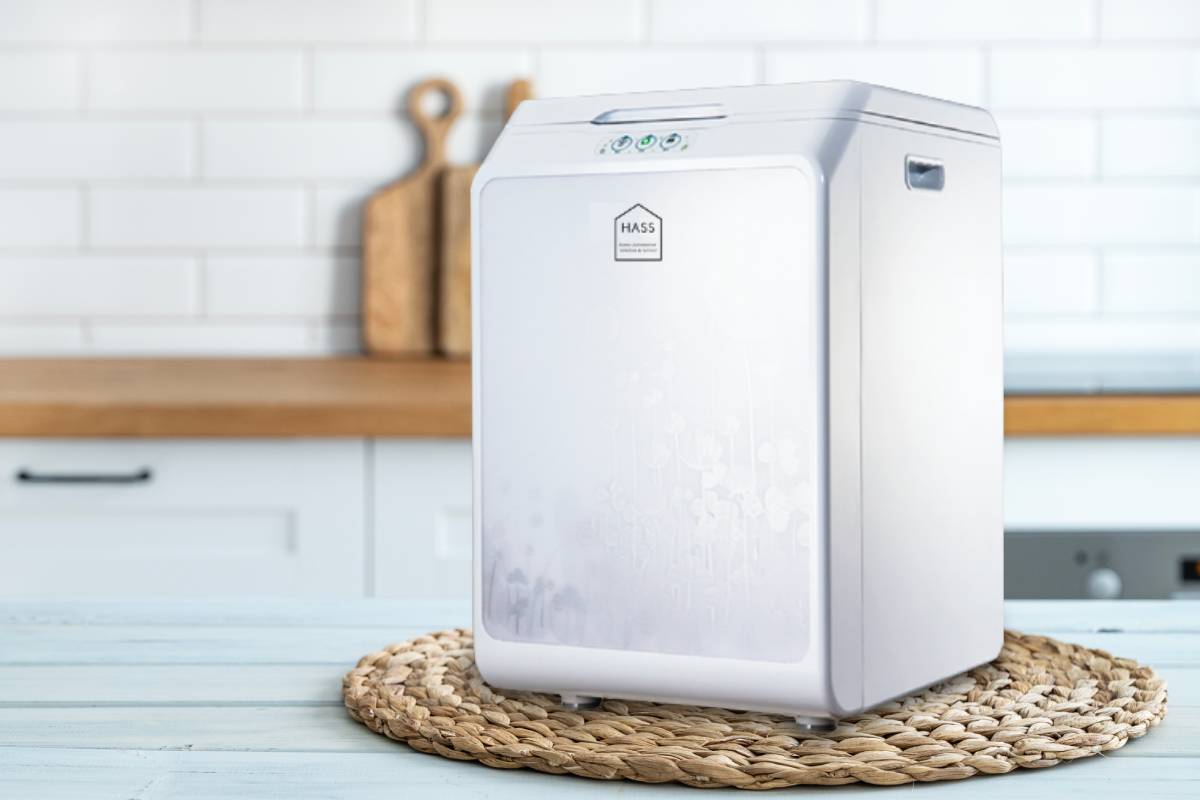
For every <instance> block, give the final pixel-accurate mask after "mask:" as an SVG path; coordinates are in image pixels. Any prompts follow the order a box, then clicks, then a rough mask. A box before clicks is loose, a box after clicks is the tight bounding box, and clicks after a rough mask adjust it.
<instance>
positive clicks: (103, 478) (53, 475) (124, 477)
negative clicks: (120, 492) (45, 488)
mask: <svg viewBox="0 0 1200 800" xmlns="http://www.w3.org/2000/svg"><path fill="white" fill-rule="evenodd" d="M153 478H154V473H153V472H151V470H150V468H149V467H142V468H141V469H139V470H137V471H135V472H34V471H33V470H30V469H24V468H22V469H19V470H17V483H57V484H97V483H104V484H121V485H128V484H133V483H149V482H150V481H151V479H153Z"/></svg>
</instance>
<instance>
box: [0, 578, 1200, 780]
mask: <svg viewBox="0 0 1200 800" xmlns="http://www.w3.org/2000/svg"><path fill="white" fill-rule="evenodd" d="M1007 613H1008V625H1009V627H1012V628H1017V629H1019V630H1025V631H1031V632H1038V633H1047V634H1052V635H1054V636H1057V637H1059V638H1062V639H1067V640H1070V641H1075V642H1080V643H1083V644H1086V645H1090V646H1096V647H1103V648H1105V649H1107V650H1110V651H1112V652H1113V653H1115V654H1118V655H1122V656H1130V657H1133V658H1137V659H1139V660H1141V661H1144V662H1146V663H1149V664H1152V665H1154V666H1155V667H1157V668H1158V669H1159V671H1160V672H1161V674H1162V675H1163V676H1164V677H1165V678H1166V679H1167V681H1168V683H1169V687H1170V710H1169V712H1168V714H1167V719H1166V721H1165V722H1164V723H1163V724H1162V725H1161V726H1160V727H1159V728H1157V729H1155V730H1154V731H1152V732H1151V733H1150V735H1149V736H1147V737H1145V738H1143V739H1140V740H1138V741H1135V742H1132V743H1130V744H1129V745H1127V746H1126V747H1125V748H1123V749H1121V750H1119V751H1116V752H1115V753H1113V754H1111V755H1109V756H1107V757H1096V758H1090V759H1086V760H1082V761H1079V762H1077V763H1074V764H1067V765H1063V766H1058V767H1054V768H1052V769H1047V770H1029V771H1024V770H1023V771H1019V772H1017V773H1013V774H1010V775H1005V776H999V777H990V778H972V779H970V780H967V781H963V782H959V783H937V784H918V785H916V786H915V787H912V788H897V789H885V788H880V787H863V786H851V787H842V788H837V789H832V790H830V789H796V790H784V791H783V792H782V793H784V794H787V793H791V794H799V793H801V792H805V793H808V794H814V795H815V794H822V795H826V796H828V797H832V798H838V800H844V799H845V798H851V797H854V798H858V797H872V798H875V800H881V798H884V797H885V796H886V797H892V798H895V797H900V796H903V797H910V796H912V795H911V794H909V793H910V792H916V793H917V794H918V795H919V796H922V797H930V798H958V797H963V798H966V797H970V798H993V797H994V798H1021V800H1030V798H1042V797H1046V798H1072V797H1079V798H1089V800H1094V799H1095V798H1100V797H1108V796H1111V797H1123V798H1134V799H1135V800H1148V799H1149V798H1157V797H1170V798H1182V797H1188V798H1200V601H1187V602H1182V601H1181V602H1176V603H1165V602H1141V601H1125V602H1101V601H1095V602H1074V601H1057V602H1032V601H1023V602H1011V603H1009V605H1008V612H1007ZM469 616H470V615H469V613H468V609H467V607H466V606H465V605H464V604H447V603H413V602H407V603H406V602H396V601H383V600H362V601H330V602H319V603H318V602H311V601H305V602H301V601H289V600H251V599H247V600H222V601H191V602H178V601H159V600H146V601H129V602H114V601H97V602H62V601H45V600H17V601H13V600H5V601H0V798H4V800H10V799H11V800H24V798H37V799H38V800H53V799H54V798H122V799H124V798H139V800H142V799H145V800H148V799H149V798H164V797H187V798H238V797H271V798H274V797H279V798H327V797H352V798H360V799H361V800H369V799H370V798H381V799H383V798H386V800H398V799H399V798H414V797H455V798H476V797H480V798H482V797H497V798H517V797H521V798H529V797H556V798H557V797H565V798H573V797H662V796H667V795H671V796H684V795H688V796H693V797H695V796H698V795H697V792H698V791H700V790H696V789H687V788H685V787H678V786H645V785H638V784H632V783H603V782H595V781H588V780H584V779H580V778H572V777H560V776H551V775H541V774H537V773H532V772H526V771H519V772H518V771H501V770H493V769H488V768H486V767H482V766H479V765H477V764H471V763H458V762H451V761H446V760H443V759H440V758H437V757H434V756H427V755H422V754H419V753H416V752H413V751H411V750H408V749H407V748H405V747H404V746H402V745H399V744H396V743H395V742H392V741H389V740H387V739H384V738H383V737H380V736H377V735H375V734H373V733H371V732H370V731H368V730H367V729H366V728H364V727H362V726H361V725H359V724H357V723H355V722H353V721H351V720H350V719H349V718H348V717H347V716H346V713H345V711H344V710H343V708H342V704H341V699H340V683H341V677H342V674H343V673H344V672H345V671H346V670H347V669H349V668H350V667H351V666H353V664H354V662H355V661H356V660H357V658H358V657H359V656H360V655H362V654H364V653H367V652H370V651H373V650H376V649H378V648H379V647H380V646H382V645H384V644H387V643H389V642H392V641H397V640H402V639H405V638H408V637H410V636H413V635H416V634H418V633H423V632H425V631H429V630H435V629H439V628H446V627H453V626H456V625H462V624H466V623H467V622H468V620H469ZM733 793H734V790H725V792H724V793H723V795H722V796H733ZM738 796H749V795H738Z"/></svg>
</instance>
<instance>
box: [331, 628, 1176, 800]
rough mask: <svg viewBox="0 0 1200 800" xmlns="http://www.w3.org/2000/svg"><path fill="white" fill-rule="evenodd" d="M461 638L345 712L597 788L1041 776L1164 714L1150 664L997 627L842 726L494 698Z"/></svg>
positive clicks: (363, 678) (439, 748) (379, 728)
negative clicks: (628, 783)
mask: <svg viewBox="0 0 1200 800" xmlns="http://www.w3.org/2000/svg"><path fill="white" fill-rule="evenodd" d="M472 648H473V641H472V638H471V633H470V631H467V630H448V631H441V632H439V633H432V634H429V635H428V636H421V637H419V638H417V639H413V640H411V641H408V642H402V643H400V644H394V645H391V646H389V647H387V648H386V649H384V650H381V651H379V652H378V653H372V654H371V655H369V656H365V657H363V658H362V660H360V661H359V662H358V666H357V667H356V668H355V669H354V670H352V671H351V672H350V673H348V674H347V675H346V677H345V679H344V680H343V682H342V693H343V695H344V697H345V700H346V707H347V708H348V709H349V710H350V716H352V717H354V719H356V720H359V721H360V722H362V723H364V724H365V725H366V726H367V727H369V728H370V729H371V730H373V731H375V732H376V733H382V734H384V735H385V736H388V737H390V738H392V739H396V740H398V741H401V742H404V743H406V744H408V745H409V746H410V747H412V748H414V749H416V750H420V751H421V752H424V753H436V754H438V755H441V756H445V757H446V758H453V759H458V760H460V761H472V760H473V761H480V762H482V763H484V764H486V765H488V766H489V767H500V768H505V769H516V768H521V767H525V768H529V769H535V770H539V771H541V772H551V773H560V774H561V773H570V774H572V775H581V776H584V777H588V778H600V779H604V780H618V779H627V780H634V781H646V782H653V783H660V782H669V781H675V782H678V783H685V784H688V785H691V786H714V785H715V786H736V787H738V788H742V789H771V788H776V787H782V786H795V785H797V784H823V785H835V784H844V783H854V782H855V781H863V782H865V783H874V784H882V785H892V784H899V783H910V782H913V781H941V780H957V779H960V778H969V777H972V776H974V775H981V774H1001V773H1005V772H1011V771H1012V770H1014V769H1016V768H1017V767H1051V766H1054V765H1055V764H1058V763H1061V762H1063V761H1070V760H1074V759H1077V758H1084V757H1087V756H1092V755H1096V754H1097V753H1102V752H1104V751H1106V750H1114V749H1116V748H1118V747H1121V746H1122V745H1124V744H1125V743H1126V742H1127V741H1129V740H1130V739H1136V738H1138V737H1139V736H1143V735H1145V734H1146V732H1147V731H1149V729H1150V728H1152V727H1154V726H1155V725H1157V724H1158V723H1159V722H1160V721H1161V720H1162V718H1163V716H1164V715H1165V714H1166V712H1167V688H1166V684H1165V683H1164V682H1163V681H1162V680H1161V679H1159V678H1158V677H1157V676H1156V675H1155V674H1154V670H1152V669H1151V668H1150V667H1147V666H1142V665H1141V664H1138V663H1137V662H1135V661H1130V660H1129V659H1124V658H1117V657H1114V656H1111V655H1109V654H1108V653H1106V652H1104V651H1103V650H1090V649H1088V648H1085V647H1081V646H1079V645H1074V644H1067V643H1065V642H1060V641H1057V640H1055V639H1050V638H1048V637H1045V636H1027V635H1023V634H1019V633H1014V632H1011V631H1010V632H1008V633H1006V635H1005V640H1004V649H1003V651H1002V652H1001V653H1000V655H999V657H998V658H996V660H995V661H993V662H991V663H990V664H987V665H985V666H982V667H979V668H978V669H974V670H971V671H970V672H967V673H964V674H962V675H959V676H957V677H955V678H952V679H950V680H948V681H946V682H945V683H942V684H940V685H938V686H935V687H932V688H930V689H927V690H925V691H923V692H920V693H917V694H914V695H912V696H910V697H906V698H904V699H902V700H897V701H894V702H891V703H887V704H885V705H882V706H879V707H877V708H874V709H872V710H871V711H870V712H869V713H865V714H860V715H858V716H855V717H849V718H846V719H844V720H841V721H840V722H839V724H838V726H837V728H836V729H835V730H834V731H833V732H831V733H809V732H805V731H802V730H801V729H800V728H799V727H798V726H797V725H796V724H795V723H794V722H793V721H792V720H791V719H790V718H788V717H780V716H773V715H770V714H754V713H743V712H734V711H726V710H723V709H719V708H698V707H690V706H672V705H659V704H657V703H642V702H632V701H624V700H606V701H605V702H604V703H603V704H602V705H601V706H600V707H598V708H596V709H593V710H584V711H568V710H567V709H565V708H563V707H562V706H560V705H559V704H558V698H557V697H556V696H552V695H546V694H533V693H528V692H502V691H500V690H496V689H492V688H490V687H489V686H487V684H485V683H484V682H483V680H482V678H480V676H479V672H478V670H476V668H475V660H474V650H473V649H472Z"/></svg>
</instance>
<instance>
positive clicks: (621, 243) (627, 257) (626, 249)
mask: <svg viewBox="0 0 1200 800" xmlns="http://www.w3.org/2000/svg"><path fill="white" fill-rule="evenodd" d="M613 258H614V259H615V260H617V261H662V217H660V216H659V215H658V214H655V213H654V212H653V211H651V210H650V209H648V208H646V207H645V206H644V205H642V204H641V203H637V204H635V205H633V206H631V207H629V208H627V209H626V210H625V211H623V212H621V213H620V214H618V215H617V218H616V219H614V220H613Z"/></svg>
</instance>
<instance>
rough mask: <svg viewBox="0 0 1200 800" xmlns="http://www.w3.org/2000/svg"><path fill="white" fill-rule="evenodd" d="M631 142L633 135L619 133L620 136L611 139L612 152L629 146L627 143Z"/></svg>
mask: <svg viewBox="0 0 1200 800" xmlns="http://www.w3.org/2000/svg"><path fill="white" fill-rule="evenodd" d="M631 144H633V137H632V136H630V135H629V134H628V133H624V134H621V135H620V136H618V137H617V138H615V139H613V140H612V149H613V152H614V153H619V152H621V151H622V150H624V149H626V148H627V147H629V145H631Z"/></svg>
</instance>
